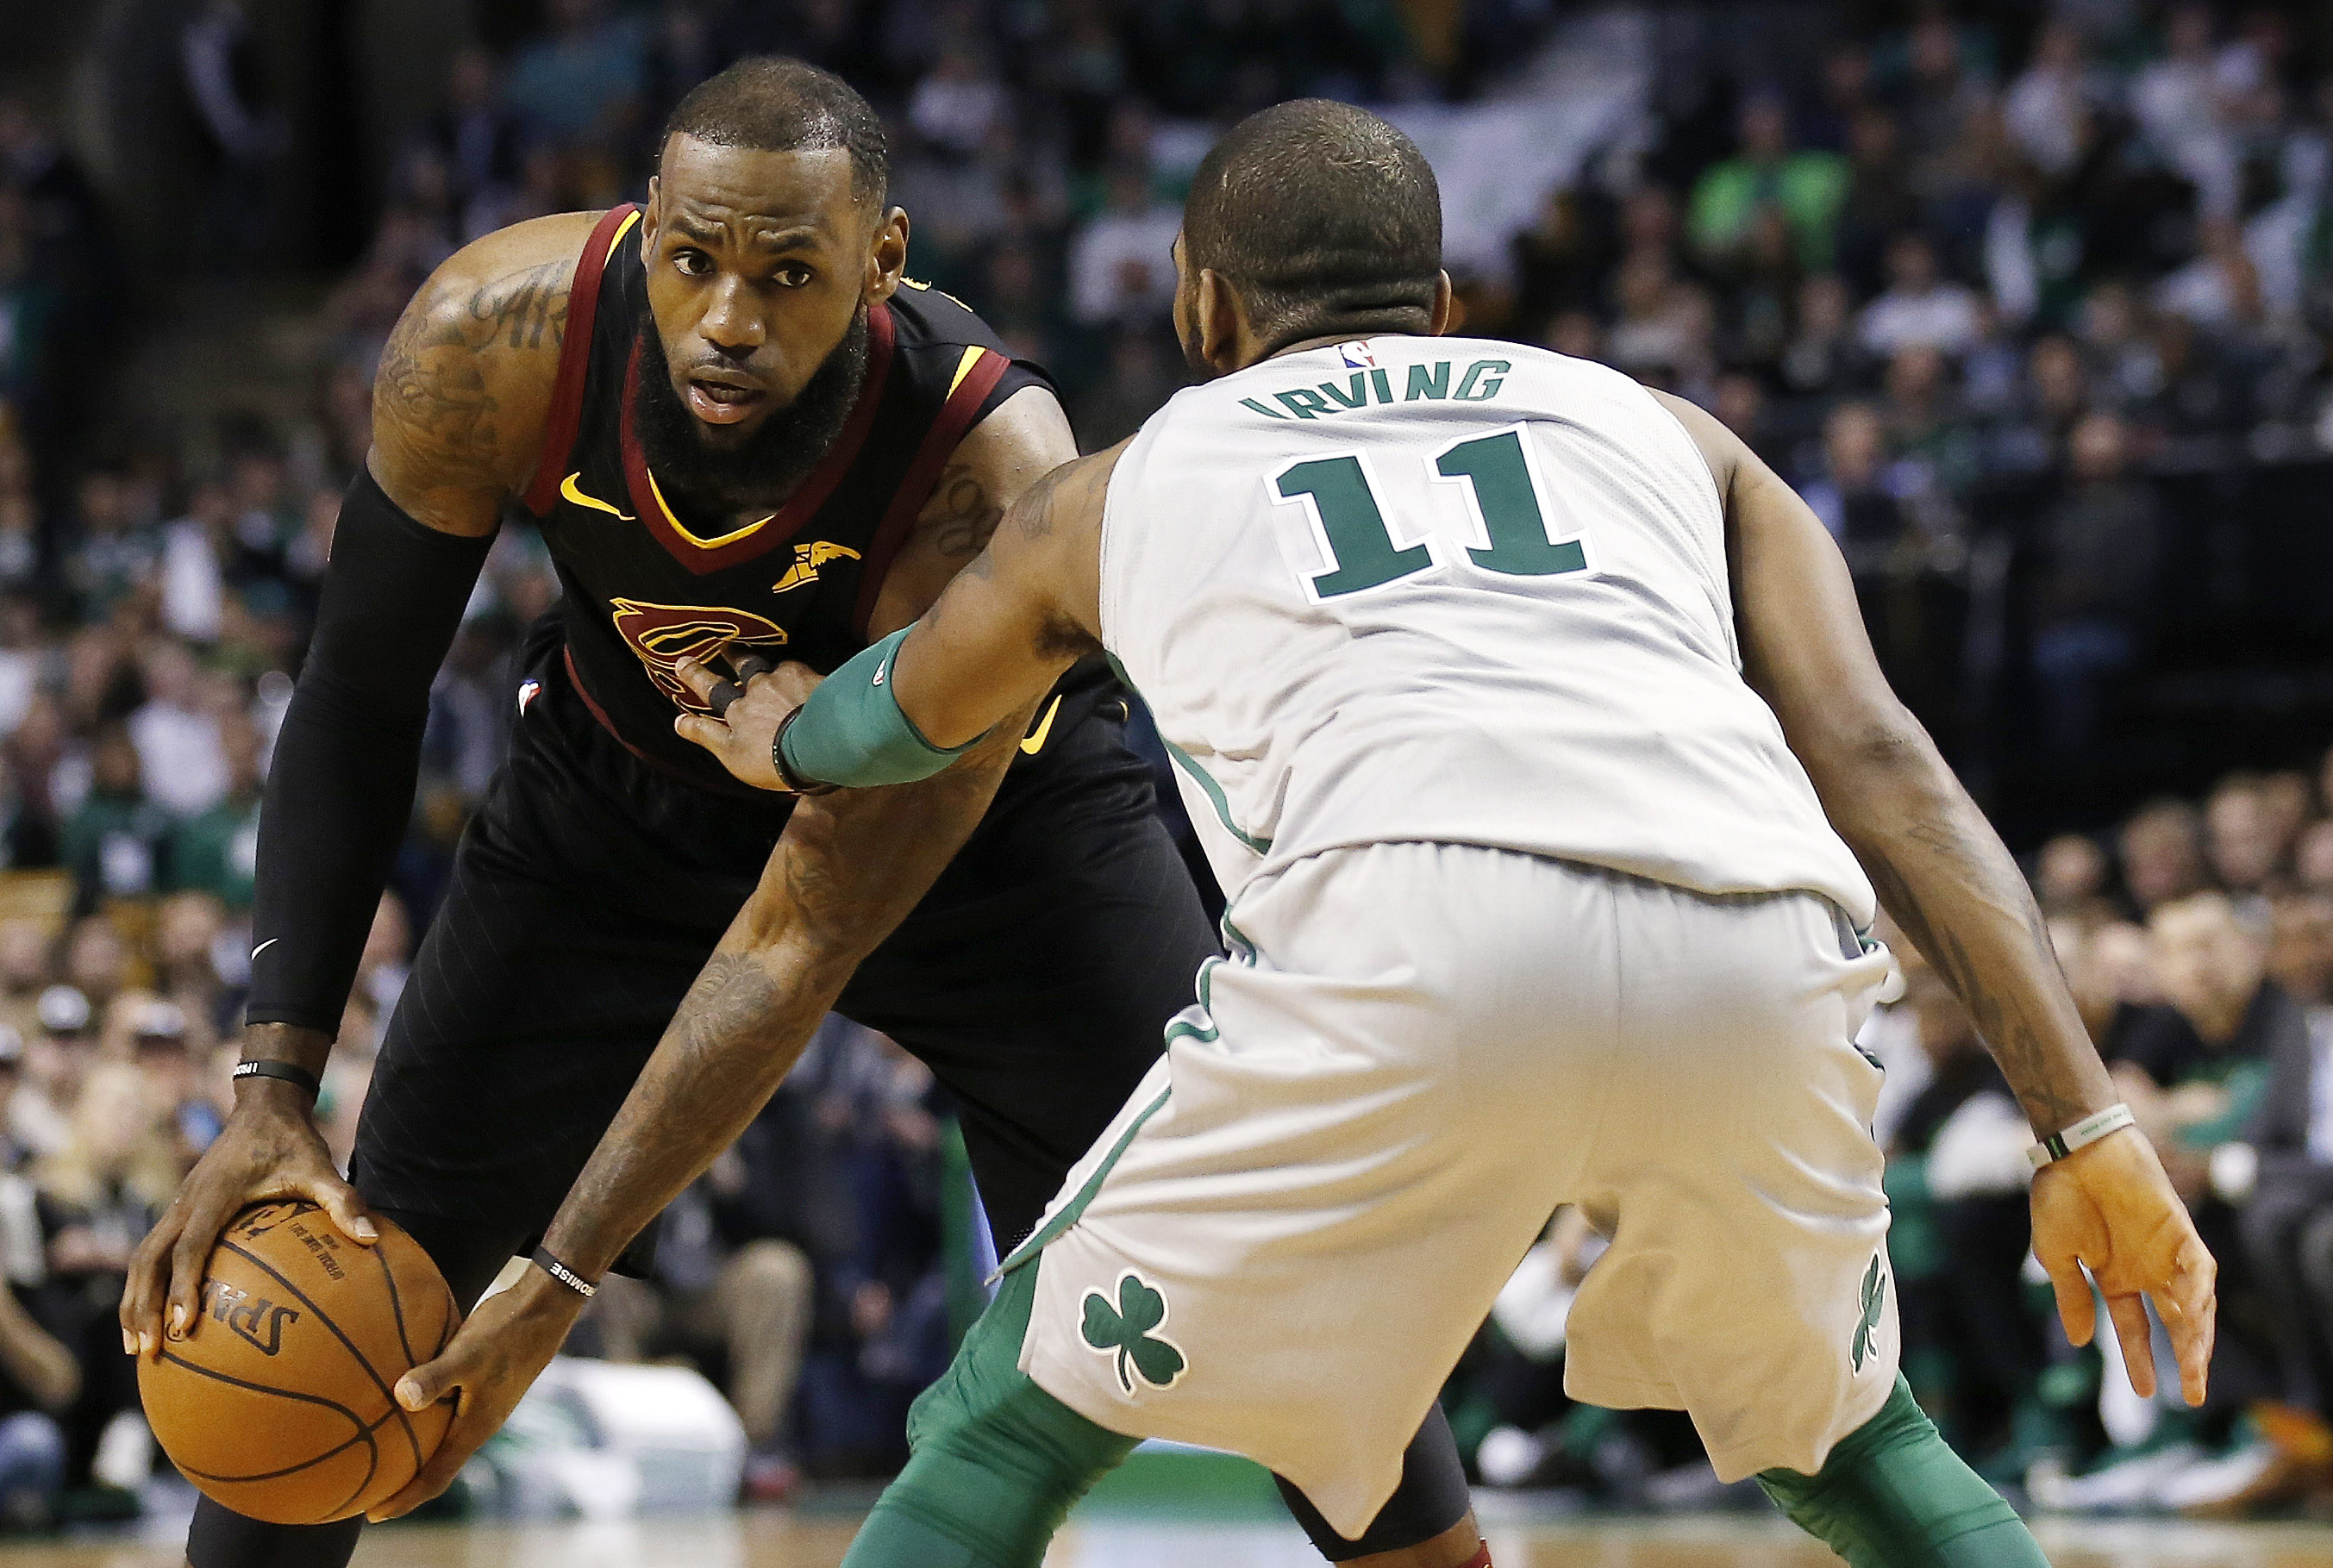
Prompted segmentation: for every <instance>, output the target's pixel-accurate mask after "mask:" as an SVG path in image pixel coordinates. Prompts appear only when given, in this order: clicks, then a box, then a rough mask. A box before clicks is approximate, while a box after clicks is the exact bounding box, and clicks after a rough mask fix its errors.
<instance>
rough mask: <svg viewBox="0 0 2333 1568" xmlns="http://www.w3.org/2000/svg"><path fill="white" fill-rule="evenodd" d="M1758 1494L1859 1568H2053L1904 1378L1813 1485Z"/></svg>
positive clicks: (1769, 1486)
mask: <svg viewBox="0 0 2333 1568" xmlns="http://www.w3.org/2000/svg"><path fill="white" fill-rule="evenodd" d="M1758 1484H1759V1486H1760V1487H1762V1488H1764V1490H1765V1492H1766V1495H1767V1496H1770V1497H1771V1498H1772V1499H1773V1500H1774V1503H1775V1506H1778V1507H1780V1508H1781V1510H1782V1512H1783V1513H1784V1514H1785V1515H1788V1516H1789V1517H1790V1519H1791V1522H1792V1523H1793V1524H1795V1525H1798V1526H1799V1527H1800V1529H1802V1530H1805V1531H1806V1532H1807V1533H1808V1534H1809V1535H1813V1536H1814V1537H1816V1538H1817V1539H1818V1540H1820V1541H1822V1542H1824V1543H1825V1544H1828V1545H1829V1547H1830V1548H1831V1550H1833V1551H1834V1552H1837V1553H1838V1554H1839V1555H1840V1556H1842V1557H1844V1558H1846V1559H1847V1561H1848V1563H1850V1564H1852V1565H1853V1568H2048V1560H2047V1559H2046V1558H2044V1557H2043V1556H2042V1555H2041V1550H2040V1547H2039V1546H2037V1545H2036V1544H2034V1541H2033V1536H2032V1535H2031V1532H2029V1531H2028V1530H2027V1529H2026V1528H2025V1525H2024V1522H2023V1521H2022V1520H2021V1519H2019V1518H2018V1516H2017V1513H2016V1510H2014V1509H2012V1508H2011V1507H2010V1506H2009V1505H2008V1504H2007V1503H2006V1502H2004V1501H2003V1500H2002V1496H2001V1495H2000V1494H1999V1493H1998V1492H1995V1491H1994V1490H1993V1489H1992V1487H1989V1486H1987V1485H1986V1484H1985V1483H1984V1481H1983V1479H1982V1478H1981V1477H1978V1475H1977V1474H1976V1472H1974V1471H1973V1470H1971V1469H1970V1468H1968V1466H1967V1465H1966V1464H1964V1463H1963V1462H1962V1460H1961V1458H1960V1457H1959V1456H1958V1455H1956V1454H1954V1452H1953V1451H1952V1449H1951V1448H1949V1447H1948V1446H1946V1444H1945V1442H1944V1439H1943V1438H1942V1437H1941V1436H1940V1435H1938V1433H1937V1431H1936V1429H1935V1423H1934V1422H1932V1421H1930V1420H1928V1418H1927V1416H1926V1414H1925V1413H1924V1412H1923V1411H1922V1410H1921V1409H1920V1407H1919V1405H1918V1403H1917V1402H1915V1401H1914V1400H1913V1398H1912V1391H1911V1388H1910V1386H1909V1385H1908V1384H1906V1382H1904V1381H1903V1379H1901V1378H1900V1377H1899V1378H1898V1379H1896V1391H1895V1392H1894V1393H1893V1394H1891V1395H1890V1396H1889V1397H1888V1400H1887V1403H1886V1404H1885V1405H1883V1406H1881V1407H1880V1410H1879V1413H1878V1414H1877V1415H1876V1416H1874V1417H1872V1418H1871V1420H1868V1421H1866V1422H1865V1423H1864V1424H1863V1425H1862V1426H1860V1427H1858V1428H1857V1429H1855V1430H1854V1431H1852V1432H1850V1433H1848V1435H1847V1436H1846V1437H1845V1438H1843V1439H1840V1440H1839V1444H1838V1446H1837V1447H1836V1448H1833V1449H1832V1450H1831V1454H1830V1458H1829V1459H1828V1460H1826V1461H1825V1462H1824V1465H1823V1468H1822V1469H1821V1470H1820V1471H1819V1472H1818V1473H1817V1474H1815V1475H1812V1476H1807V1475H1801V1474H1800V1473H1799V1472H1798V1471H1796V1470H1767V1471H1764V1472H1762V1474H1761V1475H1760V1476H1759V1477H1758Z"/></svg>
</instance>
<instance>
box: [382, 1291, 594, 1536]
mask: <svg viewBox="0 0 2333 1568" xmlns="http://www.w3.org/2000/svg"><path fill="white" fill-rule="evenodd" d="M582 1310H583V1298H582V1297H581V1296H577V1295H576V1294H575V1293H574V1292H573V1291H571V1290H569V1289H568V1288H567V1287H566V1286H562V1285H561V1284H559V1283H558V1282H557V1281H555V1280H553V1279H552V1277H551V1276H549V1275H547V1274H545V1273H543V1272H542V1270H541V1269H539V1268H529V1269H528V1270H527V1271H526V1272H525V1273H524V1274H523V1275H521V1276H519V1282H518V1283H517V1284H516V1285H514V1286H511V1288H510V1289H508V1290H504V1291H499V1292H497V1293H495V1294H494V1295H493V1296H488V1297H486V1299H485V1300H484V1301H482V1302H480V1303H478V1305H477V1307H476V1309H475V1311H473V1312H472V1313H471V1314H470V1315H469V1317H468V1319H467V1320H466V1321H465V1322H464V1323H463V1324H462V1326H461V1327H460V1328H459V1329H457V1330H456V1331H455V1334H454V1337H453V1339H452V1341H451V1342H449V1343H447V1344H446V1348H445V1349H444V1350H443V1351H441V1352H439V1353H438V1355H437V1360H435V1361H431V1362H424V1363H422V1364H421V1365H420V1366H418V1367H415V1368H414V1369H413V1370H412V1371H411V1372H407V1373H406V1374H405V1375H404V1376H403V1377H401V1378H399V1379H398V1380H397V1402H398V1404H400V1405H402V1406H404V1407H405V1408H406V1409H407V1410H427V1409H428V1408H429V1407H430V1406H431V1405H434V1404H436V1403H437V1402H438V1401H440V1400H444V1399H447V1398H456V1399H458V1401H459V1402H458V1403H457V1404H456V1407H455V1411H454V1420H453V1424H452V1425H451V1426H449V1427H447V1428H446V1437H445V1440H444V1441H442V1442H440V1443H439V1444H438V1445H437V1452H435V1453H433V1454H432V1455H430V1456H429V1459H428V1462H427V1463H426V1464H424V1465H423V1466H422V1467H421V1471H420V1474H418V1475H417V1476H415V1477H413V1480H412V1481H411V1483H410V1484H408V1486H407V1487H406V1488H405V1489H404V1490H403V1491H401V1492H399V1493H398V1494H397V1495H396V1496H393V1497H390V1498H389V1499H388V1500H386V1501H385V1502H381V1503H378V1504H375V1505H374V1506H372V1507H370V1508H369V1509H367V1510H366V1511H365V1517H366V1518H368V1519H370V1520H371V1521H372V1522H373V1523H375V1524H379V1522H380V1521H381V1520H383V1519H394V1518H396V1517H397V1516H398V1515H400V1514H408V1513H411V1512H412V1511H413V1510H414V1509H416V1508H418V1507H419V1506H421V1505H422V1504H424V1503H426V1502H427V1501H429V1499H430V1498H432V1497H434V1496H437V1494H438V1493H440V1492H442V1491H444V1490H445V1489H446V1487H450V1486H452V1485H453V1484H454V1477H456V1476H458V1475H460V1474H461V1473H462V1467H463V1466H464V1465H465V1464H467V1463H468V1462H469V1458H470V1456H471V1455H472V1454H474V1453H476V1452H477V1451H478V1446H479V1445H480V1444H481V1443H484V1442H485V1440H486V1439H488V1438H491V1437H493V1436H494V1433H496V1432H497V1431H499V1430H501V1429H502V1424H503V1422H504V1420H508V1419H509V1417H510V1413H511V1411H512V1410H515V1409H516V1408H517V1406H518V1401H520V1400H521V1399H522V1398H523V1397H524V1396H525V1394H526V1391H527V1390H528V1389H529V1388H530V1387H532V1386H533V1383H534V1380H535V1379H536V1378H537V1377H539V1376H541V1375H542V1369H543V1368H544V1367H546V1366H549V1365H550V1364H551V1359H552V1357H553V1356H555V1355H557V1354H558V1353H559V1347H560V1346H561V1345H562V1344H564V1343H566V1342H567V1331H568V1330H569V1329H571V1328H572V1327H574V1326H575V1319H576V1318H577V1317H578V1316H579V1315H581V1313H582Z"/></svg>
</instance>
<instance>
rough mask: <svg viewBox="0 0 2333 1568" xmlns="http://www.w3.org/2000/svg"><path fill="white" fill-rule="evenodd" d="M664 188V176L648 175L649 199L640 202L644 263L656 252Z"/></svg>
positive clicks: (641, 257)
mask: <svg viewBox="0 0 2333 1568" xmlns="http://www.w3.org/2000/svg"><path fill="white" fill-rule="evenodd" d="M663 190H664V180H663V178H662V177H660V176H658V175H650V176H648V200H646V201H644V202H642V203H641V204H640V260H641V261H642V262H643V263H645V262H646V261H647V260H648V257H650V256H652V255H654V254H656V236H657V211H658V206H659V196H660V194H661V193H662V191H663Z"/></svg>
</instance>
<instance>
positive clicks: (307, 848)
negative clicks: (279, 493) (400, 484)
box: [245, 473, 494, 1035]
mask: <svg viewBox="0 0 2333 1568" xmlns="http://www.w3.org/2000/svg"><path fill="white" fill-rule="evenodd" d="M493 543H494V540H493V539H492V538H491V537H487V538H482V539H465V538H462V537H460V536H458V535H456V534H449V533H440V532H438V531H436V530H435V529H431V528H426V527H424V526H423V525H422V524H420V523H418V522H416V521H414V520H413V519H412V518H410V517H408V516H407V515H406V514H405V512H404V511H403V510H402V509H400V508H399V507H398V504H397V503H396V502H393V501H391V500H389V496H388V495H387V494H386V493H385V492H383V491H382V490H381V488H380V485H379V483H377V482H375V480H374V479H373V477H372V475H371V474H370V473H359V474H358V475H357V478H356V483H353V484H351V485H350V486H349V493H348V497H347V499H346V500H345V501H343V502H341V520H340V525H339V527H338V528H337V529H335V530H334V531H333V534H332V558H331V565H330V566H329V567H328V568H327V569H326V570H325V572H324V591H323V601H322V605H321V607H319V608H318V610H317V612H316V635H315V636H314V638H313V639H312V641H311V642H310V643H309V645H308V660H307V663H306V664H305V665H304V666H303V667H302V669H301V671H300V684H299V685H298V686H297V687H296V688H295V689H294V690H293V693H292V705H291V707H290V708H289V709H288V710H286V711H285V712H284V715H283V731H282V733H281V734H280V735H279V736H278V737H277V738H276V741H275V756H274V761H273V762H272V763H271V764H270V765H269V768H268V773H267V793H266V797H265V798H264V801H263V802H262V804H261V806H260V812H259V867H258V887H257V894H256V901H255V903H256V907H255V908H254V911H253V914H252V936H251V940H252V943H253V947H252V955H251V1001H250V1006H249V1009H248V1010H247V1013H246V1015H245V1016H246V1017H247V1018H248V1019H249V1020H250V1021H251V1022H252V1023H254V1024H276V1023H282V1024H299V1025H302V1026H305V1027H307V1028H314V1029H321V1030H322V1031H323V1032H324V1033H325V1034H327V1035H337V1034H338V1033H339V1032H340V1027H341V1011H342V1009H345V1008H346V1007H347V1006H348V998H349V987H350V985H351V984H352V983H353V982H354V981H355V979H356V972H357V960H358V958H359V957H360V955H361V954H362V952H363V951H364V943H365V936H366V933H367V932H369V931H370V929H371V927H372V917H373V909H374V906H375V905H376V904H379V902H380V889H381V884H382V883H383V882H385V881H386V880H387V879H388V876H389V865H390V863H391V861H392V860H393V859H394V858H395V857H396V855H397V848H398V844H399V843H400V842H401V841H402V840H403V838H404V837H405V827H406V823H407V820H408V818H409V817H411V815H412V812H413V785H414V779H415V776H416V775H417V774H418V771H419V769H420V757H421V731H422V728H423V726H424V725H425V724H426V723H427V722H428V718H429V686H430V683H431V682H432V681H434V680H435V679H436V678H437V667H438V666H439V665H440V664H444V663H445V661H446V649H447V648H448V647H450V646H451V645H453V641H454V633H455V631H456V629H457V628H458V627H459V626H461V623H462V610H463V607H465V606H466V605H467V604H468V603H469V598H470V591H471V589H472V588H474V587H475V585H476V583H477V580H478V570H479V569H480V568H481V567H482V566H483V565H484V564H485V559H486V551H487V550H488V549H489V548H490V547H491V546H492V544H493Z"/></svg>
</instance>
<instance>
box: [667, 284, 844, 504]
mask: <svg viewBox="0 0 2333 1568" xmlns="http://www.w3.org/2000/svg"><path fill="white" fill-rule="evenodd" d="M867 338H868V331H867V308H866V307H865V306H864V305H861V306H860V307H859V312H858V314H856V315H854V316H853V317H851V319H850V328H849V330H846V331H845V332H844V333H843V334H842V341H840V343H837V344H836V345H835V346H834V349H833V351H832V352H830V353H829V354H828V355H827V357H826V359H824V361H822V362H821V364H820V366H819V368H817V369H816V370H814V371H812V372H811V378H810V379H809V380H808V381H806V382H804V383H803V384H802V390H801V391H800V392H798V393H796V394H795V395H794V400H793V401H792V402H791V403H789V404H787V405H786V406H784V407H782V408H773V409H772V410H770V412H769V413H768V414H767V415H765V416H763V419H762V422H761V423H760V424H759V425H755V426H754V428H753V430H752V432H751V433H750V434H748V435H745V436H744V437H743V438H742V439H740V440H738V441H735V442H734V443H725V444H722V445H715V438H714V437H713V435H711V434H710V427H708V426H707V425H706V423H705V422H704V421H703V420H701V419H699V418H697V416H696V415H694V414H691V413H690V412H689V411H688V405H687V404H686V403H683V402H682V401H681V400H680V394H679V393H677V392H675V391H674V390H673V389H672V368H671V366H670V364H669V363H668V362H667V360H666V359H665V356H664V339H661V338H659V337H658V335H657V330H656V321H655V319H654V318H653V317H651V318H650V319H648V320H644V321H642V322H641V323H640V375H639V389H638V393H637V394H636V395H635V397H634V400H633V410H632V416H633V427H634V428H635V429H636V430H637V431H638V434H639V438H640V450H641V452H642V453H643V454H645V455H646V456H647V458H648V467H649V468H650V469H651V470H653V471H654V472H655V473H656V476H657V484H658V487H659V488H660V489H662V490H663V491H664V492H665V493H666V495H667V497H669V498H670V499H672V500H673V501H675V502H677V503H679V504H682V505H685V506H686V507H687V508H688V509H689V510H691V511H693V512H699V513H701V514H709V515H711V516H715V517H736V516H740V515H743V514H745V513H749V512H750V513H756V514H758V513H762V512H775V511H776V510H777V509H778V508H779V507H781V506H783V505H784V504H785V503H786V499H787V497H789V496H791V495H792V494H793V492H794V491H795V489H796V488H797V487H798V486H800V485H801V483H802V481H803V480H804V479H806V478H808V477H809V476H810V474H811V471H812V470H814V469H816V468H817V467H818V465H819V464H821V462H823V461H824V460H825V458H826V454H827V453H828V451H829V450H830V449H831V448H832V447H833V445H834V443H835V440H836V438H837V437H839V436H840V435H841V434H842V427H843V426H844V425H847V424H849V423H850V412H851V410H852V409H853V408H855V407H856V406H858V403H859V389H860V388H861V387H864V386H865V385H866V381H867Z"/></svg>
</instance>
